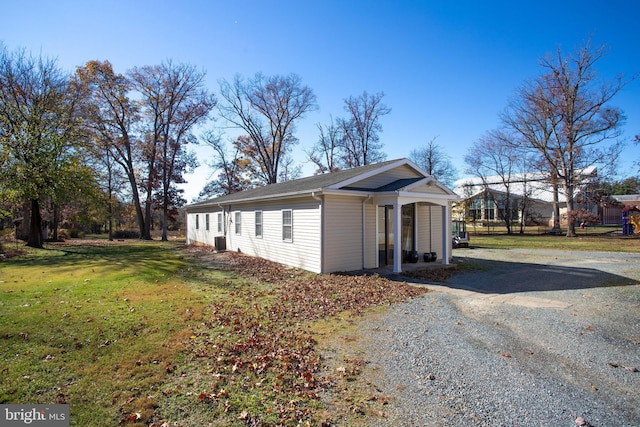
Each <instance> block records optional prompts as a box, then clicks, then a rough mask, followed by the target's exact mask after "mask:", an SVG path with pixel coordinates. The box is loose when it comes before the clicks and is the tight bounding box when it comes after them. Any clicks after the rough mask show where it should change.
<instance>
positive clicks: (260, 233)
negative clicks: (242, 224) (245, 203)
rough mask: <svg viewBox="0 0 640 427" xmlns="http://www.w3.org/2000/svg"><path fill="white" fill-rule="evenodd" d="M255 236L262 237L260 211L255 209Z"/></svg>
mask: <svg viewBox="0 0 640 427" xmlns="http://www.w3.org/2000/svg"><path fill="white" fill-rule="evenodd" d="M255 215H256V221H255V222H256V237H262V211H256V212H255Z"/></svg>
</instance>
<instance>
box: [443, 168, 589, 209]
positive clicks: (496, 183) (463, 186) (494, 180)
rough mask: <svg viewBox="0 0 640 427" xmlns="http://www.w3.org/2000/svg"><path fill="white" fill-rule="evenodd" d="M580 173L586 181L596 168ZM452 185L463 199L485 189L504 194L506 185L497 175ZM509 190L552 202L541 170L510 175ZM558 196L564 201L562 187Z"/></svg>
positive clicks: (466, 180) (547, 181)
mask: <svg viewBox="0 0 640 427" xmlns="http://www.w3.org/2000/svg"><path fill="white" fill-rule="evenodd" d="M580 173H581V175H582V176H583V177H585V182H588V181H589V178H590V177H592V176H595V175H596V174H597V170H596V168H595V167H594V166H590V167H587V168H584V169H583V170H581V171H580ZM485 182H486V183H485ZM454 185H455V188H454V191H455V192H456V194H458V195H459V196H460V198H461V199H463V200H466V199H472V198H475V197H477V196H479V195H480V194H483V193H485V192H486V191H489V192H491V193H495V194H506V187H505V185H504V183H503V182H502V178H501V177H500V176H497V175H496V176H488V177H486V178H485V181H483V180H482V178H478V177H474V178H462V179H459V180H457V181H456V182H455V183H454ZM581 189H582V188H581V187H580V186H579V187H578V188H576V194H577V193H579V192H580V190H581ZM509 192H510V194H511V195H512V196H514V197H516V198H522V197H524V196H525V194H526V196H527V198H528V199H531V200H538V201H541V202H546V203H551V202H553V197H554V195H553V188H552V187H551V185H550V184H549V178H548V175H547V174H543V173H541V172H532V173H517V174H513V175H511V181H510V182H509ZM558 198H559V202H560V203H564V202H565V194H564V191H562V189H561V190H560V191H559V192H558Z"/></svg>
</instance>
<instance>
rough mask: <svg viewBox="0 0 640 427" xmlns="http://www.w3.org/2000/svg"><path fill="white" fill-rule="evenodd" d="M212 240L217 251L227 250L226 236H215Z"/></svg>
mask: <svg viewBox="0 0 640 427" xmlns="http://www.w3.org/2000/svg"><path fill="white" fill-rule="evenodd" d="M214 242H215V246H216V250H217V251H218V252H222V251H226V250H227V238H226V237H225V236H216V238H215V239H214Z"/></svg>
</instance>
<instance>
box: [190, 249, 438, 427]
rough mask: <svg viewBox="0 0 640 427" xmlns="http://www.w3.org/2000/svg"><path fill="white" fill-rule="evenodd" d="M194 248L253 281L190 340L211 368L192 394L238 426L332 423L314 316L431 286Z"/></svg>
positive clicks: (356, 309) (215, 307) (215, 309)
mask: <svg viewBox="0 0 640 427" xmlns="http://www.w3.org/2000/svg"><path fill="white" fill-rule="evenodd" d="M190 250H191V251H192V254H194V255H195V256H196V257H198V258H200V259H203V258H206V257H216V263H217V264H218V266H220V265H223V266H224V267H223V268H225V269H229V270H232V271H234V272H235V273H237V274H238V275H239V276H240V277H241V278H243V279H246V280H248V284H247V285H246V286H241V287H237V288H235V289H233V290H231V292H230V295H231V298H229V299H228V300H225V301H219V302H216V303H214V304H211V305H210V306H209V307H208V310H207V314H206V315H205V320H204V321H203V322H202V323H201V325H200V328H199V329H198V330H197V331H196V332H194V335H193V336H192V337H191V339H190V341H189V342H190V346H191V353H192V354H193V359H194V362H198V363H204V364H207V365H209V366H210V370H211V371H212V374H211V380H210V382H209V386H208V388H206V389H203V390H201V392H200V393H199V394H198V395H197V396H194V399H197V400H198V401H199V403H200V405H207V406H208V407H209V409H210V410H211V412H212V414H217V415H214V417H215V418H217V417H220V418H223V419H228V420H229V421H230V422H233V423H234V424H238V425H305V424H307V425H331V424H332V422H331V420H330V416H327V414H326V413H324V416H319V415H318V412H319V411H317V410H314V409H313V408H314V407H315V408H317V406H318V400H319V394H320V393H321V392H322V391H323V390H325V389H326V388H329V387H331V381H330V380H328V379H327V378H323V376H322V375H321V374H320V372H321V371H322V365H323V362H322V357H321V355H320V354H319V353H318V352H317V351H316V348H315V345H316V341H315V340H314V338H313V336H312V334H311V333H310V329H309V327H310V325H311V324H312V322H313V321H316V320H319V319H325V318H328V317H331V316H335V315H337V314H339V313H344V312H345V311H346V312H348V313H352V314H353V315H357V314H358V313H360V312H361V311H362V310H364V309H366V308H368V307H372V306H376V305H387V304H390V303H393V302H397V301H401V300H405V299H407V298H411V297H415V296H418V295H421V294H424V293H425V292H426V289H424V288H418V287H413V286H410V285H407V284H405V283H398V282H393V281H390V280H387V279H384V278H382V277H378V276H367V275H347V274H319V275H315V274H312V273H309V272H305V271H301V270H297V269H292V268H289V267H286V266H283V265H281V264H277V263H274V262H270V261H266V260H264V259H260V258H255V257H250V256H245V255H243V254H238V253H233V252H229V253H225V254H215V255H214V254H213V253H212V252H211V251H209V250H207V249H202V248H201V249H197V248H193V249H190ZM265 284H267V286H265ZM230 286H231V284H230ZM247 402H251V404H248V403H247ZM313 402H315V403H313ZM231 420H233V421H231Z"/></svg>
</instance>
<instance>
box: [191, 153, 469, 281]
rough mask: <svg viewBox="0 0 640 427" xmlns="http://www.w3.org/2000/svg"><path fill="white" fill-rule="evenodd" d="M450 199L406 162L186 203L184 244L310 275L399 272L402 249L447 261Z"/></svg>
mask: <svg viewBox="0 0 640 427" xmlns="http://www.w3.org/2000/svg"><path fill="white" fill-rule="evenodd" d="M457 199H458V196H456V195H455V193H454V192H453V191H451V190H450V189H448V188H447V187H445V186H444V185H443V184H442V183H440V182H439V181H437V180H436V179H435V178H433V177H432V176H430V175H428V174H427V173H426V172H424V171H423V170H421V169H420V168H419V167H418V166H417V165H416V164H415V163H413V162H411V161H410V160H407V159H398V160H390V161H386V162H382V163H377V164H372V165H366V166H361V167H358V168H354V169H348V170H342V171H338V172H333V173H328V174H323V175H316V176H312V177H308V178H302V179H297V180H293V181H287V182H282V183H278V184H272V185H267V186H263V187H259V188H254V189H251V190H246V191H242V192H238V193H234V194H229V195H226V196H222V197H218V198H214V199H211V200H207V201H204V202H199V203H194V204H191V205H189V206H187V207H186V216H187V218H186V224H187V233H186V234H187V243H188V244H205V245H211V246H216V247H217V248H218V249H227V250H233V251H241V252H243V253H245V254H249V255H253V256H258V257H262V258H265V259H269V260H272V261H276V262H279V263H283V264H286V265H290V266H292V267H298V268H302V269H305V270H309V271H313V272H317V273H329V272H335V271H353V270H360V269H367V268H377V267H380V266H384V265H392V266H393V271H394V272H401V271H402V263H403V262H404V261H405V259H404V257H403V255H406V254H407V253H408V252H409V251H417V252H418V253H424V252H436V254H437V256H438V258H439V259H440V260H441V262H442V263H443V264H448V263H449V259H450V256H451V203H452V202H453V201H455V200H457ZM395 248H401V250H395Z"/></svg>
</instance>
